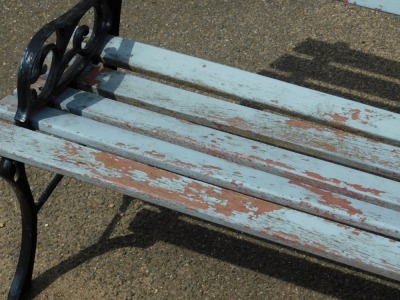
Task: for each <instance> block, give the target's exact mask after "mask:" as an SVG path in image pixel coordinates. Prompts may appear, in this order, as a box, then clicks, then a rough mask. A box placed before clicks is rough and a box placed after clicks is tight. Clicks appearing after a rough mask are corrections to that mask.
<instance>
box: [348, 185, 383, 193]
mask: <svg viewBox="0 0 400 300" xmlns="http://www.w3.org/2000/svg"><path fill="white" fill-rule="evenodd" d="M349 186H351V187H353V188H354V189H356V190H357V191H360V192H365V193H370V194H374V195H376V196H380V195H381V194H382V193H384V192H383V191H380V190H377V189H370V188H366V187H363V186H361V185H359V184H349Z"/></svg>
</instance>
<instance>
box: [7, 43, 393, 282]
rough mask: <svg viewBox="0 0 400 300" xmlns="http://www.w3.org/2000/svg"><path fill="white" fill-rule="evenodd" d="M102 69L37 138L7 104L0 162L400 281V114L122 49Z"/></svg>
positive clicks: (39, 115) (87, 77)
mask: <svg viewBox="0 0 400 300" xmlns="http://www.w3.org/2000/svg"><path fill="white" fill-rule="evenodd" d="M101 60H102V61H103V62H104V64H105V65H106V66H107V67H105V66H104V65H103V64H89V65H88V66H87V67H86V68H85V69H84V70H83V72H82V73H81V74H80V75H79V77H78V78H77V80H76V82H75V83H74V85H73V86H72V87H68V88H66V89H65V90H64V91H63V92H62V93H60V94H59V95H58V96H57V98H55V99H54V102H53V103H52V105H51V107H44V108H41V109H40V110H38V111H37V112H34V113H33V114H32V116H31V117H30V126H31V127H32V129H34V130H35V131H32V130H30V129H27V128H22V127H20V126H15V125H14V124H12V121H13V119H14V116H15V112H16V111H17V105H18V103H17V102H18V101H17V97H18V95H17V93H15V94H14V95H11V96H9V97H6V98H5V99H3V100H1V101H0V137H1V143H0V156H2V157H5V158H8V159H12V160H15V161H18V162H22V163H24V164H30V165H34V166H37V167H40V168H43V169H46V170H48V171H51V172H54V173H56V174H62V175H66V176H71V177H74V178H77V179H79V180H83V181H86V182H89V183H92V184H96V185H100V186H105V187H107V188H110V189H113V190H116V191H119V192H121V193H123V194H126V195H129V196H132V197H135V198H139V199H142V200H145V201H149V202H151V203H154V204H157V205H160V206H164V207H167V208H170V209H174V210H177V211H180V212H183V213H186V214H189V215H192V216H195V217H199V218H202V219H204V220H207V221H210V222H214V223H217V224H221V225H224V226H227V227H230V228H233V229H236V230H239V231H242V232H246V233H248V234H251V235H255V236H257V237H261V238H264V239H268V240H271V241H274V242H277V243H280V244H283V245H286V246H290V247H293V248H296V249H299V250H302V251H306V252H309V253H312V254H315V255H318V256H321V257H325V258H328V259H331V260H334V261H337V262H340V263H344V264H347V265H350V266H354V267H357V268H360V269H363V270H366V271H369V272H373V273H376V274H379V275H382V276H385V277H388V278H391V279H394V280H400V194H399V192H398V191H399V188H400V183H399V181H400V131H399V130H398V128H399V127H400V114H398V113H395V112H391V111H386V110H383V109H380V108H376V107H372V106H368V105H365V104H361V103H358V102H355V101H351V100H347V99H343V98H340V97H337V96H332V95H328V94H324V93H321V92H318V91H313V90H310V89H307V88H303V87H299V86H295V85H293V84H289V83H285V82H282V81H278V80H275V79H271V78H267V77H264V76H261V75H257V74H252V73H249V72H245V71H242V70H238V69H234V68H231V67H228V66H223V65H220V64H216V63H212V62H209V61H206V60H202V59H198V58H193V57H190V56H187V55H184V54H180V53H176V52H172V51H168V50H165V49H160V48H157V47H154V46H150V45H146V44H142V43H139V42H134V41H129V40H126V39H122V38H120V37H114V36H108V38H107V39H106V43H105V44H104V45H103V47H102V50H101ZM110 67H111V68H110ZM113 67H115V68H121V69H118V70H115V68H114V69H113ZM46 80H47V79H46V77H45V76H44V77H42V79H40V80H39V81H38V82H36V83H35V88H36V89H38V90H40V89H41V88H42V86H43V85H44V83H45V82H46Z"/></svg>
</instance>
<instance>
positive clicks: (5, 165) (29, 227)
mask: <svg viewBox="0 0 400 300" xmlns="http://www.w3.org/2000/svg"><path fill="white" fill-rule="evenodd" d="M0 176H1V177H3V178H4V179H5V180H6V181H7V182H8V183H9V184H10V185H11V186H12V188H13V190H14V192H15V194H16V196H17V198H18V202H19V205H20V210H21V217H22V241H21V250H20V254H19V259H18V265H17V270H16V272H15V275H14V279H13V281H12V284H11V289H10V292H9V294H8V299H20V298H21V295H22V293H23V292H24V291H25V290H27V289H28V288H29V286H30V283H31V280H32V271H33V264H34V260H35V252H36V238H37V209H36V208H35V203H34V199H33V196H32V192H31V189H30V186H29V183H28V180H27V177H26V173H25V166H24V164H22V163H19V162H15V161H13V160H10V159H6V158H2V159H1V162H0Z"/></svg>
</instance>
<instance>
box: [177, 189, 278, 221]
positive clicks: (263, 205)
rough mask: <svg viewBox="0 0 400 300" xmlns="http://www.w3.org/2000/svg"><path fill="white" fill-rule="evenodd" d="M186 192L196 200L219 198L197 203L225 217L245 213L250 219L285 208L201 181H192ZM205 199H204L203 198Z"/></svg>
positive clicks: (198, 205) (199, 207)
mask: <svg viewBox="0 0 400 300" xmlns="http://www.w3.org/2000/svg"><path fill="white" fill-rule="evenodd" d="M184 193H185V194H187V195H191V197H192V198H194V199H195V200H199V199H202V198H204V195H206V196H207V197H211V198H215V199H219V200H220V201H218V203H216V202H215V201H212V202H208V203H197V204H196V208H198V209H212V210H214V211H215V212H216V213H218V214H222V215H224V216H225V217H230V216H232V215H233V214H234V213H243V214H247V215H248V216H249V219H251V220H252V219H254V218H256V217H258V216H260V215H262V214H264V213H269V212H273V211H276V210H280V209H283V207H282V206H280V205H277V204H274V203H270V202H266V201H262V200H259V199H256V198H253V197H251V196H247V195H244V194H240V193H237V192H234V191H231V190H227V189H223V188H215V187H213V186H208V185H207V186H205V185H203V184H201V183H200V182H195V181H193V182H191V183H190V184H188V185H187V187H186V188H185V192H184ZM203 201H204V200H203Z"/></svg>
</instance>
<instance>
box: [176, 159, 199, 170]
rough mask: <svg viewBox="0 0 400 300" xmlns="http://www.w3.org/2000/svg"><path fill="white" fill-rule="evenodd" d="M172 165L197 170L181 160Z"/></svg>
mask: <svg viewBox="0 0 400 300" xmlns="http://www.w3.org/2000/svg"><path fill="white" fill-rule="evenodd" d="M174 163H176V164H177V165H179V166H181V167H185V168H188V169H197V166H196V165H194V164H191V163H188V162H185V161H182V160H175V161H174Z"/></svg>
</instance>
